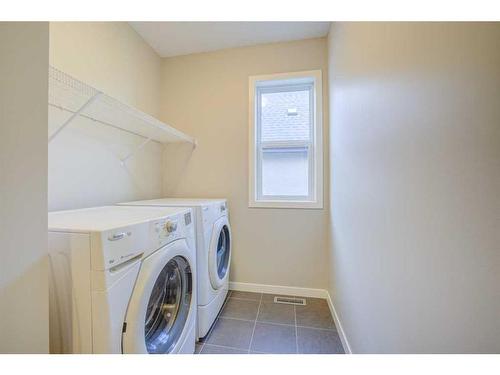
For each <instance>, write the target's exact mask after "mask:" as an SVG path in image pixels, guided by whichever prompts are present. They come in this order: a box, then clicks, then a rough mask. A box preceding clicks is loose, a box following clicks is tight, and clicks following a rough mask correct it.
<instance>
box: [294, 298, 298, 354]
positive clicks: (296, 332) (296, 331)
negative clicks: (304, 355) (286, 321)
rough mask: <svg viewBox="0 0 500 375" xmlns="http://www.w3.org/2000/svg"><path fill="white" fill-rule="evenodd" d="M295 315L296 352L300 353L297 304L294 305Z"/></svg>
mask: <svg viewBox="0 0 500 375" xmlns="http://www.w3.org/2000/svg"><path fill="white" fill-rule="evenodd" d="M293 315H294V318H295V354H299V334H298V329H297V306H295V305H294V306H293Z"/></svg>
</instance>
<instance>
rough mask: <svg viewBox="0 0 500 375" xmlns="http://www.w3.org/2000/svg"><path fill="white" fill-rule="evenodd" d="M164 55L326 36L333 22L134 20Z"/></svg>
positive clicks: (133, 24)
mask: <svg viewBox="0 0 500 375" xmlns="http://www.w3.org/2000/svg"><path fill="white" fill-rule="evenodd" d="M130 25H131V26H132V27H133V28H134V29H135V30H136V31H137V32H138V33H139V34H140V35H141V36H142V37H143V38H144V40H145V41H146V42H148V43H149V45H150V46H151V47H153V48H154V50H155V51H156V52H157V53H158V54H159V55H160V56H162V57H167V56H178V55H187V54H190V53H197V52H207V51H215V50H219V49H224V48H232V47H241V46H251V45H255V44H261V43H273V42H283V41H289V40H300V39H308V38H317V37H323V36H325V35H327V34H328V30H329V28H330V22H130Z"/></svg>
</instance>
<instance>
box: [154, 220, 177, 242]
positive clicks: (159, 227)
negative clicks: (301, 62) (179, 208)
mask: <svg viewBox="0 0 500 375" xmlns="http://www.w3.org/2000/svg"><path fill="white" fill-rule="evenodd" d="M154 228H155V232H156V234H157V238H158V239H159V240H160V241H162V240H167V239H168V240H169V241H173V240H174V239H176V238H177V237H179V229H180V228H179V220H178V218H168V219H164V220H159V221H157V222H155V223H154Z"/></svg>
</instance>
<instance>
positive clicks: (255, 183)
mask: <svg viewBox="0 0 500 375" xmlns="http://www.w3.org/2000/svg"><path fill="white" fill-rule="evenodd" d="M311 85H312V87H311V88H310V89H311V93H312V95H311V96H310V98H311V107H310V108H311V111H310V112H311V117H312V119H311V120H312V124H313V125H312V127H311V137H310V140H309V141H301V142H265V143H262V142H260V123H258V122H259V121H260V105H259V101H260V93H261V92H265V91H268V90H270V91H272V92H276V89H278V90H279V89H281V88H283V89H284V91H285V90H286V89H290V88H292V86H296V87H300V88H304V87H307V86H311ZM276 146H279V147H283V148H294V147H295V148H297V147H307V148H308V151H309V152H308V155H309V169H308V172H309V196H307V197H298V196H263V195H262V194H261V191H260V189H261V186H262V184H261V176H262V173H261V172H262V169H261V152H262V150H263V149H265V148H273V147H276ZM248 149H249V157H248V160H249V189H248V191H249V201H248V206H249V207H258V208H266V207H267V208H312V209H314V208H316V209H321V208H323V95H322V75H321V70H310V71H303V72H293V73H279V74H268V75H259V76H251V77H249V148H248Z"/></svg>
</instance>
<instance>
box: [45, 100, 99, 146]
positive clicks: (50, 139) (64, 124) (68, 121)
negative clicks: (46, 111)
mask: <svg viewBox="0 0 500 375" xmlns="http://www.w3.org/2000/svg"><path fill="white" fill-rule="evenodd" d="M101 94H102V92H97V93H96V94H95V95H93V96H91V97H90V98H89V99H88V100H87V101H86V102H85V103H84V104H83V105H82V106H81V107H80V108H79V109H78V111H76V112H73V113H72V115H71V116H70V117H69V118H68V119H67V120H66V121H64V123H63V124H62V125H61V126H60V127H59V128H58V129H57V130H56V131H55V132H54V133H53V134H52V135H51V136H50V137H49V143H50V142H52V140H53V139H54V138H55V137H56V136H57V135H58V134H59V133H60V132H61V131H62V130H63V129H64V128H65V127H66V126H68V125H69V124H70V123H71V121H73V120H74V119H75V118H76V117H78V116H79V115H80V113H82V111H83V110H84V109H85V108H87V107H88V106H90V105H91V104H92V103H94V102H95V101H96V100H97V98H99V96H101Z"/></svg>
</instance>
